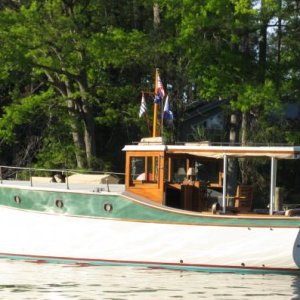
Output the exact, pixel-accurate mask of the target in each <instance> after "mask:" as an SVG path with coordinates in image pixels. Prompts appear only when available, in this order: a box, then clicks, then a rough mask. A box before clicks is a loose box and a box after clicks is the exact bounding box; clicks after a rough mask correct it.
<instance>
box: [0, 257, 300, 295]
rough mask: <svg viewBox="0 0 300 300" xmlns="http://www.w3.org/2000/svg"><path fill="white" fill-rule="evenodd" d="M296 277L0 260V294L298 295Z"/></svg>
mask: <svg viewBox="0 0 300 300" xmlns="http://www.w3.org/2000/svg"><path fill="white" fill-rule="evenodd" d="M299 298H300V277H298V276H289V275H273V274H272V275H270V274H268V275H261V274H251V275H250V274H249V275H243V274H215V273H201V272H187V271H171V270H158V269H145V268H130V267H95V266H71V265H55V264H36V263H30V262H23V261H9V260H0V299H5V300H10V299H18V300H19V299H29V300H32V299H39V300H43V299H45V300H50V299H51V300H60V299H80V300H88V299H118V300H122V299H130V300H131V299H189V300H190V299H222V300H224V299H239V300H241V299H253V300H254V299H255V300H256V299H270V300H271V299H272V300H274V299H275V300H276V299H299Z"/></svg>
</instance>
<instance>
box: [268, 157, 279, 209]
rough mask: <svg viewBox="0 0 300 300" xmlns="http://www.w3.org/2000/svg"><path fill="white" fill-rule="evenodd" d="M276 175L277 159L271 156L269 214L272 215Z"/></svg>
mask: <svg viewBox="0 0 300 300" xmlns="http://www.w3.org/2000/svg"><path fill="white" fill-rule="evenodd" d="M276 175H277V159H276V158H275V157H272V158H271V186H270V215H273V212H274V203H275V188H276Z"/></svg>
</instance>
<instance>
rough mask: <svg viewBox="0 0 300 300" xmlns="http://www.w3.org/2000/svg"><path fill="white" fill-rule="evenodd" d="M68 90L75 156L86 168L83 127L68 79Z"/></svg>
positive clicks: (80, 166)
mask: <svg viewBox="0 0 300 300" xmlns="http://www.w3.org/2000/svg"><path fill="white" fill-rule="evenodd" d="M66 90H67V106H68V112H69V115H70V116H71V134H72V137H73V143H74V146H75V157H76V161H77V167H78V168H85V167H86V166H87V164H86V159H85V155H84V153H85V147H84V140H83V135H82V129H81V120H80V118H79V116H78V108H77V107H76V104H75V103H74V101H73V100H71V99H70V96H71V87H70V84H69V82H68V81H66Z"/></svg>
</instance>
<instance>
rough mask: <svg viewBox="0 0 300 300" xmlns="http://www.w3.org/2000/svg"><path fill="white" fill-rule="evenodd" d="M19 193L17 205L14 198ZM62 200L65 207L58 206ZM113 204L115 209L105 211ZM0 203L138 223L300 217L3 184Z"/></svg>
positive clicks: (264, 221)
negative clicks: (214, 212) (209, 212)
mask: <svg viewBox="0 0 300 300" xmlns="http://www.w3.org/2000/svg"><path fill="white" fill-rule="evenodd" d="M15 196H19V197H20V199H21V203H20V204H17V203H16V202H15V201H14V197H15ZM56 200H62V201H63V208H59V207H57V206H56V205H55V202H56ZM106 203H110V204H111V205H112V210H111V211H110V212H108V211H105V210H104V205H105V204H106ZM0 205H2V206H7V207H12V208H18V209H23V210H28V211H35V212H43V213H50V214H53V213H57V214H62V215H66V216H79V217H95V218H109V219H116V220H128V221H135V222H157V223H173V224H186V225H210V226H243V227H270V228H271V227H296V228H299V227H300V219H299V218H282V217H278V218H270V217H268V218H261V219H259V218H246V217H237V216H232V217H231V216H220V215H219V216H205V215H199V214H197V213H195V214H193V213H192V212H186V213H185V212H184V211H176V210H172V209H166V208H163V207H159V206H155V205H153V206H152V205H150V204H149V205H148V204H147V203H142V202H139V201H136V200H134V199H129V198H127V197H125V196H122V195H106V194H97V193H95V194H93V193H85V194H84V193H75V192H69V191H68V192H66V191H44V190H38V189H26V188H16V187H0Z"/></svg>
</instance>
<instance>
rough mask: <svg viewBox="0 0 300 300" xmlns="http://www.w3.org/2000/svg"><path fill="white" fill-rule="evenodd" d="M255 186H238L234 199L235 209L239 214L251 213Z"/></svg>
mask: <svg viewBox="0 0 300 300" xmlns="http://www.w3.org/2000/svg"><path fill="white" fill-rule="evenodd" d="M252 201H253V186H252V185H238V187H237V191H236V196H235V198H234V207H235V208H236V209H237V210H238V211H239V212H242V213H243V212H250V211H251V210H252Z"/></svg>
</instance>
